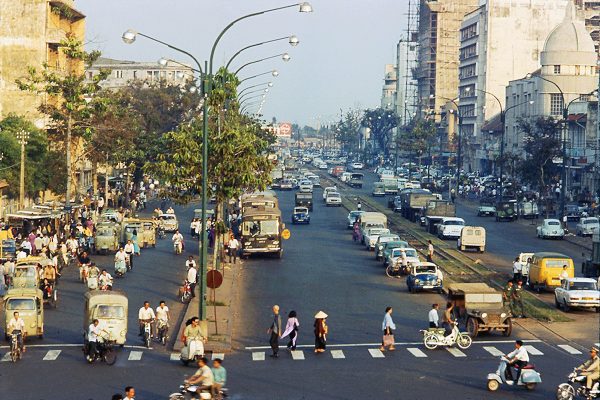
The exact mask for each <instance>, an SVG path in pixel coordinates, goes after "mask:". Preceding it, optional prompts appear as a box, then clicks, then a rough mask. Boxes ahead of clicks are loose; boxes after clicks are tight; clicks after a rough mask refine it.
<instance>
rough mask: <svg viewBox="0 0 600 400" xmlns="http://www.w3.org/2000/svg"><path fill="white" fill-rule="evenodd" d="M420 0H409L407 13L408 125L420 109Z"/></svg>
mask: <svg viewBox="0 0 600 400" xmlns="http://www.w3.org/2000/svg"><path fill="white" fill-rule="evenodd" d="M418 3H419V0H408V11H407V13H406V17H407V21H406V49H405V57H404V58H405V59H404V62H405V72H406V73H405V74H404V94H405V96H406V97H405V99H404V101H405V105H404V110H403V111H404V112H403V115H402V120H403V121H404V123H405V124H406V123H408V122H409V121H410V120H411V119H412V118H413V117H414V115H413V114H414V113H415V112H418V109H419V95H418V89H417V88H418V84H417V63H418V51H419V50H418V46H419V8H418Z"/></svg>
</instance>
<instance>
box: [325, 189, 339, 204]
mask: <svg viewBox="0 0 600 400" xmlns="http://www.w3.org/2000/svg"><path fill="white" fill-rule="evenodd" d="M325 205H326V206H327V207H329V206H335V207H341V205H342V196H340V194H339V193H338V192H329V193H328V194H327V197H326V198H325Z"/></svg>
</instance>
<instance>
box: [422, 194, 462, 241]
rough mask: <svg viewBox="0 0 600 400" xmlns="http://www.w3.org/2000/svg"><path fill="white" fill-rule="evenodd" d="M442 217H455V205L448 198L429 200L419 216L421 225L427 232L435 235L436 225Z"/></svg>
mask: <svg viewBox="0 0 600 400" xmlns="http://www.w3.org/2000/svg"><path fill="white" fill-rule="evenodd" d="M444 217H456V205H455V204H454V203H452V202H450V201H448V200H429V201H428V202H427V205H426V206H425V209H424V210H423V215H422V216H421V225H424V226H425V229H426V230H427V232H429V233H431V234H433V235H435V234H437V227H436V225H437V224H439V223H440V221H441V220H442V218H444Z"/></svg>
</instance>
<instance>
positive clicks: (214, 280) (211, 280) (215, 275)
mask: <svg viewBox="0 0 600 400" xmlns="http://www.w3.org/2000/svg"><path fill="white" fill-rule="evenodd" d="M222 284H223V275H222V274H221V273H220V272H219V271H217V270H216V269H212V270H210V271H208V273H207V274H206V286H207V287H209V288H210V289H217V288H219V287H220V286H221V285H222Z"/></svg>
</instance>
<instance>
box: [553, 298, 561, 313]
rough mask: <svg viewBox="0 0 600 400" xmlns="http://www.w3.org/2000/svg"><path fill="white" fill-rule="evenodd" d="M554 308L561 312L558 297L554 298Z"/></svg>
mask: <svg viewBox="0 0 600 400" xmlns="http://www.w3.org/2000/svg"><path fill="white" fill-rule="evenodd" d="M554 306H555V307H556V308H558V309H559V310H560V303H559V302H558V297H556V295H555V296H554Z"/></svg>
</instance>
